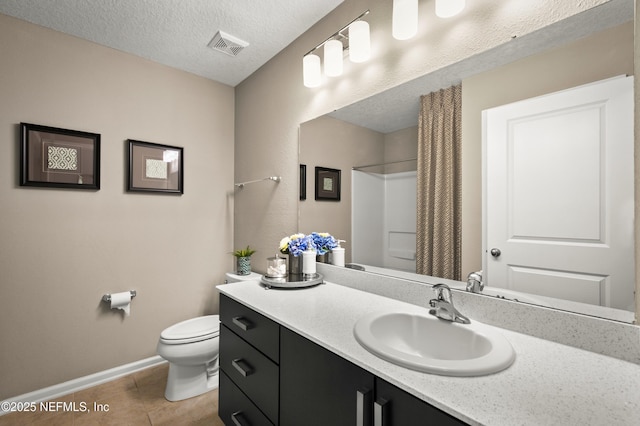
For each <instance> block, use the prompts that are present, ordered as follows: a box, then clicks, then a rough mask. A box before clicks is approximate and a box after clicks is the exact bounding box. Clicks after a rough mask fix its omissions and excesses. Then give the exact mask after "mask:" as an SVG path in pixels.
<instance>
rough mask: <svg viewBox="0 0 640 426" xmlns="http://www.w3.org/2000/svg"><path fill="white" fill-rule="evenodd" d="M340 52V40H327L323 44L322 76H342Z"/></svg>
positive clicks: (341, 47)
mask: <svg viewBox="0 0 640 426" xmlns="http://www.w3.org/2000/svg"><path fill="white" fill-rule="evenodd" d="M342 51H343V46H342V42H341V41H340V40H336V39H333V40H329V41H328V42H326V43H325V44H324V74H325V75H326V76H328V77H338V76H340V75H342V68H343V67H342Z"/></svg>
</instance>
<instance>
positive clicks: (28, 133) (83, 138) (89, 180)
mask: <svg viewBox="0 0 640 426" xmlns="http://www.w3.org/2000/svg"><path fill="white" fill-rule="evenodd" d="M20 186H41V187H53V188H69V189H94V190H98V189H100V135H99V134H98V133H89V132H82V131H78V130H69V129H60V128H57V127H49V126H41V125H38V124H30V123H20Z"/></svg>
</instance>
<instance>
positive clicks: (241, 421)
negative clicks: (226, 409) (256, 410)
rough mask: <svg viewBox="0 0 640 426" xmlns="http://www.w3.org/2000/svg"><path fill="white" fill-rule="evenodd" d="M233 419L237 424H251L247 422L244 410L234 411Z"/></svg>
mask: <svg viewBox="0 0 640 426" xmlns="http://www.w3.org/2000/svg"><path fill="white" fill-rule="evenodd" d="M231 420H233V424H234V425H236V426H250V424H249V423H247V422H245V419H244V416H243V415H242V411H236V412H235V413H233V414H232V415H231Z"/></svg>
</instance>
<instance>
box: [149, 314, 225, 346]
mask: <svg viewBox="0 0 640 426" xmlns="http://www.w3.org/2000/svg"><path fill="white" fill-rule="evenodd" d="M219 331H220V317H219V316H218V315H207V316H204V317H197V318H192V319H189V320H186V321H182V322H179V323H177V324H174V325H172V326H171V327H168V328H165V329H164V330H163V331H162V333H160V338H161V339H163V340H171V341H184V340H190V341H193V340H196V339H200V340H202V339H203V338H209V337H214V336H217V335H218V333H219Z"/></svg>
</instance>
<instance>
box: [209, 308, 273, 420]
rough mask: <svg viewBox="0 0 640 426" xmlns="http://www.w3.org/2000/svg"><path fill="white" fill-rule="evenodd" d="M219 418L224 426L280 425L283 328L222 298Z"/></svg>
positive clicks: (252, 311) (248, 309)
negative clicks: (280, 372) (280, 370)
mask: <svg viewBox="0 0 640 426" xmlns="http://www.w3.org/2000/svg"><path fill="white" fill-rule="evenodd" d="M220 322H221V323H222V324H221V325H220V390H219V401H218V404H219V408H218V415H219V416H220V418H221V419H222V421H223V422H224V423H225V425H237V426H249V425H253V426H262V425H265V426H269V425H278V424H279V421H278V398H279V394H280V392H279V383H280V380H279V366H278V364H279V362H280V326H279V325H278V324H277V323H275V322H273V321H271V320H270V319H268V318H266V317H265V316H263V315H261V314H259V313H257V312H255V311H254V310H252V309H250V308H247V307H246V306H244V305H242V304H240V303H238V302H236V301H235V300H233V299H230V298H228V297H226V296H224V295H221V296H220Z"/></svg>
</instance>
